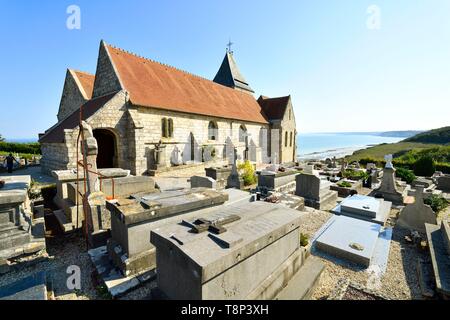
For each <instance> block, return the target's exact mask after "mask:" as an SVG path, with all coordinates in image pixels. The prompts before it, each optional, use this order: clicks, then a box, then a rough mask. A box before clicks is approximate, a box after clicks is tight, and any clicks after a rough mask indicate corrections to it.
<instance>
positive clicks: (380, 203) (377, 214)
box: [331, 194, 392, 225]
mask: <svg viewBox="0 0 450 320" xmlns="http://www.w3.org/2000/svg"><path fill="white" fill-rule="evenodd" d="M391 207H392V203H391V202H390V201H385V200H384V199H377V198H374V197H369V196H363V195H358V194H356V195H353V196H351V197H348V198H345V199H344V200H342V202H341V203H340V204H338V205H337V206H336V207H335V208H334V209H333V210H331V212H332V213H334V214H336V215H343V216H347V217H352V218H356V219H360V220H366V221H369V222H374V223H377V224H380V225H384V224H385V223H386V220H387V218H388V217H389V214H390V212H391Z"/></svg>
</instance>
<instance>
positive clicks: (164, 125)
mask: <svg viewBox="0 0 450 320" xmlns="http://www.w3.org/2000/svg"><path fill="white" fill-rule="evenodd" d="M161 136H162V137H163V138H172V137H173V119H172V118H169V119H167V118H162V119H161Z"/></svg>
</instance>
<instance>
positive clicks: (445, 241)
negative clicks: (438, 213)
mask: <svg viewBox="0 0 450 320" xmlns="http://www.w3.org/2000/svg"><path fill="white" fill-rule="evenodd" d="M425 230H426V233H427V240H428V244H429V248H430V255H431V264H432V266H433V272H434V277H435V284H436V291H437V292H438V294H439V295H440V296H441V298H444V299H446V300H448V299H450V226H449V223H448V221H445V220H444V221H442V223H441V225H440V226H438V225H435V224H428V223H426V224H425Z"/></svg>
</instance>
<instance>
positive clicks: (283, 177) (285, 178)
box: [258, 170, 298, 192]
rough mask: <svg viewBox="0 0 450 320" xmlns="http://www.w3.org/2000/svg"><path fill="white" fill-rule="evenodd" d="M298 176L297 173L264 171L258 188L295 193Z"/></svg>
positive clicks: (259, 178)
mask: <svg viewBox="0 0 450 320" xmlns="http://www.w3.org/2000/svg"><path fill="white" fill-rule="evenodd" d="M297 174H298V172H297V171H285V172H273V171H266V170H263V171H261V172H260V174H259V175H258V187H261V188H266V189H267V190H272V191H279V192H290V191H294V190H295V185H296V184H295V177H296V175H297Z"/></svg>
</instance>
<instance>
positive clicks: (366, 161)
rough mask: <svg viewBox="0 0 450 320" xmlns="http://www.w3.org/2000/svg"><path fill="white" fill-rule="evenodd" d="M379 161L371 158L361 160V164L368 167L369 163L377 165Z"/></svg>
mask: <svg viewBox="0 0 450 320" xmlns="http://www.w3.org/2000/svg"><path fill="white" fill-rule="evenodd" d="M377 162H378V160H377V159H374V158H370V157H366V158H362V159H359V164H361V165H364V166H366V165H367V164H368V163H375V164H377Z"/></svg>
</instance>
